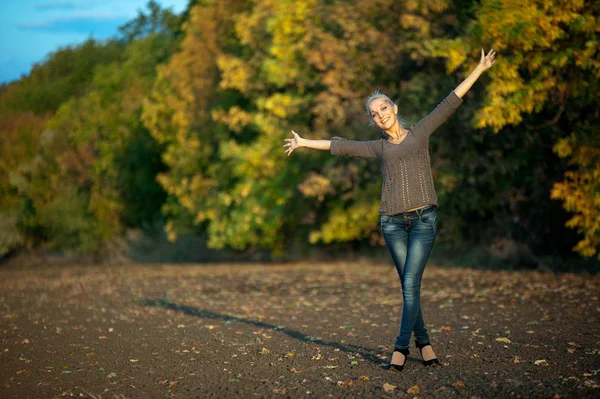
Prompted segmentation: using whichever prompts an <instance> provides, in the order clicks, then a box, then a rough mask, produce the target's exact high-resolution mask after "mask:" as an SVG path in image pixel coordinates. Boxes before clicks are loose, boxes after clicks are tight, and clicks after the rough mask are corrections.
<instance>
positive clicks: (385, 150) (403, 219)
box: [283, 49, 496, 371]
mask: <svg viewBox="0 0 600 399" xmlns="http://www.w3.org/2000/svg"><path fill="white" fill-rule="evenodd" d="M495 54H496V53H495V52H494V50H493V49H492V50H490V52H489V53H488V54H487V55H485V53H484V51H483V49H482V50H481V60H480V62H479V65H478V66H477V67H476V68H475V70H473V72H471V74H470V75H469V76H468V77H467V78H466V79H465V80H464V81H463V82H462V83H461V84H459V85H458V86H457V87H456V88H455V89H454V90H453V91H452V92H450V94H449V95H448V97H446V98H445V99H444V100H443V101H442V102H441V103H440V104H439V105H438V106H437V107H436V109H435V110H434V111H433V112H431V113H430V114H429V115H427V116H426V117H424V118H423V119H421V120H420V121H419V122H417V123H415V124H413V125H410V126H409V127H404V126H403V125H402V124H401V123H400V120H399V117H398V106H397V105H396V104H394V103H393V102H392V101H391V100H390V99H389V98H388V97H387V96H385V95H383V94H381V93H379V92H375V93H374V94H373V95H371V96H370V97H369V98H368V100H367V103H366V109H367V113H368V114H369V115H370V117H371V122H372V123H373V124H375V125H377V126H378V127H379V128H380V129H381V130H382V131H383V133H384V136H385V138H382V139H379V140H372V141H350V140H344V139H342V140H339V139H338V140H306V139H303V138H302V137H300V136H299V135H298V134H297V133H296V132H294V131H293V130H292V135H293V137H292V138H288V139H285V142H286V143H285V144H284V145H283V146H284V147H286V150H285V152H286V154H287V155H288V156H289V155H290V154H291V153H292V152H293V151H294V150H295V149H296V148H300V147H306V148H314V149H317V150H328V151H331V153H332V154H333V155H343V156H356V157H362V158H377V159H378V160H379V163H380V165H381V174H382V177H383V184H382V190H381V207H380V215H381V230H382V233H383V237H384V239H385V242H386V245H387V247H388V250H389V252H390V254H391V256H392V259H393V261H394V263H395V265H396V269H397V271H398V275H399V276H400V282H401V285H402V296H403V301H404V304H403V308H402V321H401V324H400V333H399V335H398V337H397V338H396V342H395V345H394V352H393V354H392V359H391V361H390V363H389V366H388V367H389V368H390V369H391V370H396V371H401V370H403V369H404V364H405V363H406V358H407V356H408V354H409V350H408V347H409V343H410V337H411V334H412V333H413V332H414V334H415V341H416V342H415V343H416V346H417V348H418V349H419V351H420V352H421V356H422V358H423V364H424V365H426V366H429V365H434V364H439V361H438V359H437V357H436V355H435V353H434V351H433V348H432V346H431V343H430V340H429V334H428V331H427V328H426V327H425V321H424V320H423V315H422V313H421V303H420V291H421V277H422V276H423V271H424V269H425V264H426V262H427V258H428V257H429V253H430V252H431V248H432V247H433V242H434V240H435V236H436V230H437V214H436V208H437V205H438V203H437V196H436V193H435V189H434V186H433V177H432V175H431V161H430V158H429V150H428V147H429V136H430V135H431V134H432V133H433V131H434V130H435V129H436V128H437V127H438V126H440V125H441V124H442V123H444V122H445V121H446V120H447V119H448V117H449V116H450V115H452V113H454V111H455V110H456V109H457V108H458V107H459V106H460V104H462V97H463V96H464V95H465V93H466V92H467V91H468V90H469V89H470V88H471V86H472V85H473V83H475V81H476V80H477V79H478V78H479V76H480V75H481V74H482V73H483V72H484V71H485V70H487V69H489V68H490V67H491V66H492V65H493V64H494V57H495Z"/></svg>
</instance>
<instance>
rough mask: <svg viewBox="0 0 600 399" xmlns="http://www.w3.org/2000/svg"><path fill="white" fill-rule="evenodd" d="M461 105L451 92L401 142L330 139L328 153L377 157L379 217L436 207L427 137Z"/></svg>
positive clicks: (410, 128)
mask: <svg viewBox="0 0 600 399" xmlns="http://www.w3.org/2000/svg"><path fill="white" fill-rule="evenodd" d="M461 104H462V99H461V98H460V97H458V96H457V95H456V93H454V91H452V92H450V94H449V95H448V97H446V98H445V99H444V100H443V101H442V102H441V103H440V104H439V105H438V106H437V107H436V108H435V109H434V110H433V111H432V112H431V113H430V114H429V115H427V116H426V117H424V118H423V119H421V120H420V121H419V122H417V123H415V124H412V125H410V126H409V127H408V134H407V135H406V137H405V138H404V140H403V141H402V142H401V143H399V144H393V143H390V142H389V141H388V140H386V139H379V140H371V141H353V140H346V139H337V140H336V139H332V141H331V149H330V151H331V154H333V155H342V156H353V157H361V158H377V159H378V160H379V164H380V166H381V176H382V177H383V184H382V187H381V206H380V209H379V212H380V214H381V215H383V216H391V215H395V214H397V213H401V212H406V211H408V210H409V209H413V208H418V207H421V206H425V205H435V206H437V205H438V199H437V195H436V193H435V187H434V185H433V176H432V175H431V160H430V158H429V136H431V134H432V133H433V131H434V130H435V129H437V128H438V127H439V126H440V125H441V124H442V123H444V122H445V121H446V120H447V119H448V118H449V117H450V115H452V114H453V113H454V111H456V109H457V108H458V107H459V106H460V105H461Z"/></svg>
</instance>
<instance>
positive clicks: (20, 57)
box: [0, 0, 188, 83]
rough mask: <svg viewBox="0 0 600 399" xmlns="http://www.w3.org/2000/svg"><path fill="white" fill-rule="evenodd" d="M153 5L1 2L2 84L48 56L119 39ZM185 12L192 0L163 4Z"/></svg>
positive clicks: (141, 0)
mask: <svg viewBox="0 0 600 399" xmlns="http://www.w3.org/2000/svg"><path fill="white" fill-rule="evenodd" d="M147 2H148V1H147V0H0V83H5V82H9V81H12V80H16V79H19V78H20V77H21V75H26V74H28V73H29V71H30V70H31V67H32V65H33V64H34V63H36V62H39V61H42V60H43V59H44V58H45V57H46V56H47V55H48V53H50V52H52V51H54V50H56V49H58V48H60V47H64V46H68V45H73V44H78V43H82V42H83V41H85V40H86V39H88V38H89V37H93V38H95V39H105V38H107V37H110V36H115V35H116V34H117V33H118V27H119V26H120V25H122V24H124V23H125V22H127V21H129V20H131V19H132V18H135V17H136V16H137V14H138V10H140V9H144V10H145V8H146V4H147ZM157 3H159V4H160V5H161V6H162V7H164V8H172V9H173V11H175V12H177V13H179V12H182V11H183V10H184V9H185V7H186V6H187V3H188V0H157Z"/></svg>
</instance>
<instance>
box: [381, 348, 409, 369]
mask: <svg viewBox="0 0 600 399" xmlns="http://www.w3.org/2000/svg"><path fill="white" fill-rule="evenodd" d="M394 352H400V353H402V354H403V355H404V363H402V364H394V363H392V362H391V361H390V363H388V365H387V366H386V369H388V370H390V371H402V370H404V365H405V364H406V361H407V360H408V354H409V353H410V351H409V350H408V349H395V350H394Z"/></svg>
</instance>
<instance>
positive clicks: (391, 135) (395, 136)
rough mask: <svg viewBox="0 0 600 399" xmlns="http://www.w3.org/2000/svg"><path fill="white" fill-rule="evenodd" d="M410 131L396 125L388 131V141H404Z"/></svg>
mask: <svg viewBox="0 0 600 399" xmlns="http://www.w3.org/2000/svg"><path fill="white" fill-rule="evenodd" d="M407 132H408V131H407V130H406V129H404V128H403V127H402V126H401V125H400V124H399V123H397V124H395V125H394V126H392V128H390V129H389V130H386V131H385V133H386V134H387V136H388V140H390V141H400V140H402V139H404V137H405V136H406V133H407Z"/></svg>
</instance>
